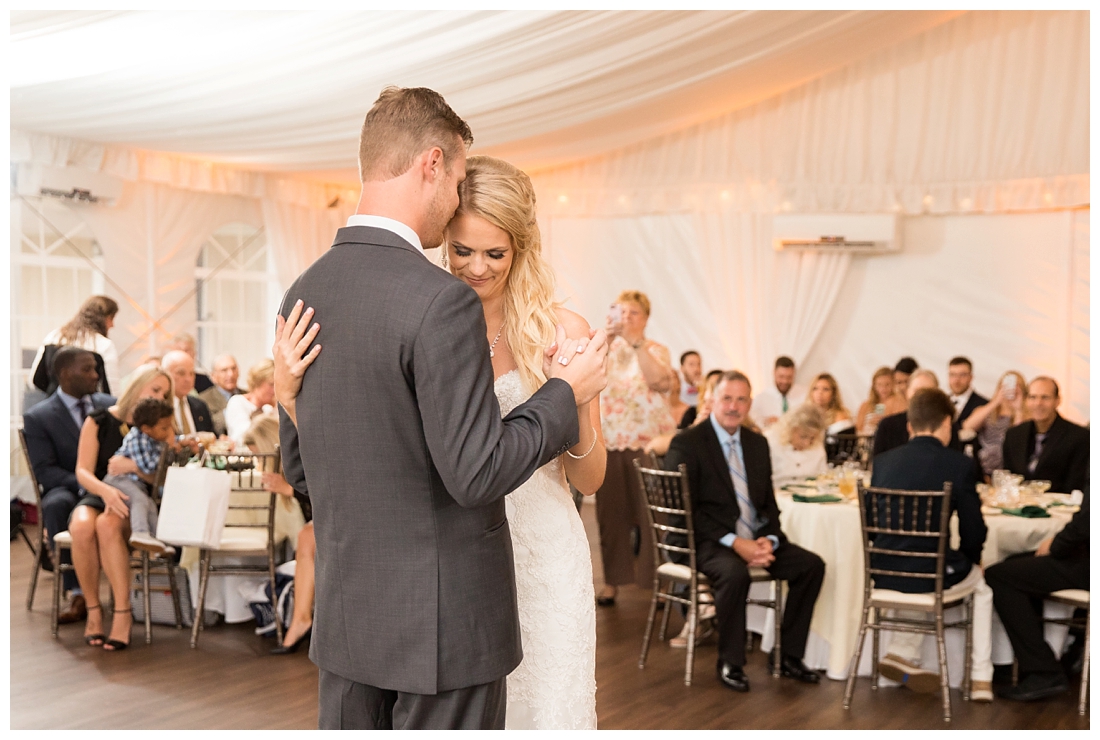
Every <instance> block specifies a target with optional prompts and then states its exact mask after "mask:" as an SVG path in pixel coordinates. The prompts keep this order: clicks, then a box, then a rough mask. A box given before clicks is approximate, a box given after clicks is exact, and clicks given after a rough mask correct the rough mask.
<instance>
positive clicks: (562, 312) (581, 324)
mask: <svg viewBox="0 0 1100 740" xmlns="http://www.w3.org/2000/svg"><path fill="white" fill-rule="evenodd" d="M554 316H555V317H556V318H557V322H558V323H559V324H561V325H562V326H564V327H565V335H566V336H567V337H571V338H573V339H577V338H579V337H585V338H587V337H588V333H589V331H590V327H589V326H588V322H587V321H585V318H584V317H583V316H581V315H580V314H579V313H577V312H576V311H570V310H569V309H568V308H565V307H564V306H556V307H555V308H554Z"/></svg>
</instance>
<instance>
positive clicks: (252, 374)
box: [225, 359, 275, 442]
mask: <svg viewBox="0 0 1100 740" xmlns="http://www.w3.org/2000/svg"><path fill="white" fill-rule="evenodd" d="M274 403H275V361H274V360H270V359H268V360H260V361H259V362H258V363H256V364H255V365H253V366H252V367H251V368H250V369H249V371H248V393H242V394H240V395H237V396H233V398H231V399H229V403H227V404H226V405H225V428H226V431H227V433H228V434H229V438H230V439H232V440H233V441H234V442H241V441H243V439H244V433H245V432H247V431H248V427H250V426H251V425H252V417H254V416H256V415H257V414H260V413H263V412H264V411H270V410H271V409H272V404H274Z"/></svg>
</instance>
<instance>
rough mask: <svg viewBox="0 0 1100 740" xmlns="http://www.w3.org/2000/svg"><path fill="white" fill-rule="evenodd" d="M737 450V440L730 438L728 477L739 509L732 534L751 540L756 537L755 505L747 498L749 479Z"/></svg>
mask: <svg viewBox="0 0 1100 740" xmlns="http://www.w3.org/2000/svg"><path fill="white" fill-rule="evenodd" d="M737 452H738V442H737V440H736V439H735V440H731V441H730V454H729V459H728V462H729V468H730V478H731V479H732V480H733V490H734V492H735V493H736V494H737V507H738V509H739V510H740V513H739V516H738V517H737V524H736V527H735V528H736V531H735V532H734V534H736V535H737V536H738V537H744V538H745V539H747V540H752V539H756V526H755V525H756V507H754V506H753V505H752V501H751V500H750V499H749V479H748V478H747V477H746V476H745V465H744V463H742V462H741V456H740V455H738V454H737Z"/></svg>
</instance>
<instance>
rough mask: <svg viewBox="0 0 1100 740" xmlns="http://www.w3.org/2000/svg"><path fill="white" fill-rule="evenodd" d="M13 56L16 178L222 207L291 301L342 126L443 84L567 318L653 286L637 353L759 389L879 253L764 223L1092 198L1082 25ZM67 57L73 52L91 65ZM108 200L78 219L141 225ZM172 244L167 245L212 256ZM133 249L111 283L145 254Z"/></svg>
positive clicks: (544, 16)
mask: <svg viewBox="0 0 1100 740" xmlns="http://www.w3.org/2000/svg"><path fill="white" fill-rule="evenodd" d="M364 39H370V43H369V44H368V43H364ZM9 48H10V56H11V59H12V60H13V61H14V62H15V63H14V64H13V65H12V72H11V126H12V132H11V156H12V161H13V162H14V163H16V164H18V165H19V167H20V169H22V168H33V167H35V166H38V165H50V166H54V167H71V168H75V169H87V170H93V171H97V172H100V173H103V174H107V175H111V176H114V177H117V178H120V179H122V180H124V181H126V182H127V183H129V185H128V186H127V191H125V193H128V192H129V190H130V189H131V187H135V186H141V187H142V188H145V187H152V188H156V189H162V190H157V192H162V191H163V192H167V191H170V190H172V191H175V192H177V193H181V194H186V193H190V194H191V195H192V196H194V197H199V196H200V195H203V197H209V198H226V199H228V200H231V201H233V203H234V205H233V206H232V207H230V208H227V210H226V211H225V212H224V213H223V214H222V215H221V216H219V217H222V218H233V219H236V220H240V219H241V216H240V214H241V213H243V212H246V211H247V212H248V213H250V214H252V215H250V216H248V217H247V218H244V219H243V220H246V221H249V222H251V221H250V219H251V218H256V219H258V222H259V223H262V224H263V225H264V226H265V229H266V233H267V236H268V239H269V240H270V242H271V243H272V244H273V245H274V246H275V251H276V260H277V264H278V268H279V273H280V278H281V279H282V280H283V281H284V285H285V284H286V282H287V281H288V280H289V279H290V278H292V277H293V276H294V275H295V274H297V272H299V271H300V270H302V269H304V267H305V266H307V265H308V264H309V263H310V262H311V261H312V260H313V259H315V257H316V256H317V255H318V254H320V253H321V251H322V250H323V249H324V248H325V247H326V246H327V245H328V244H329V243H331V237H332V231H333V230H334V228H335V226H338V225H340V224H341V223H342V222H343V220H344V219H345V218H346V215H347V212H348V211H349V210H350V209H351V208H352V207H353V206H354V203H355V200H356V199H357V197H358V192H357V190H356V188H355V185H354V183H355V181H356V175H355V170H354V167H355V153H356V140H357V136H358V129H359V126H360V125H361V122H362V116H363V113H364V111H365V110H366V108H367V107H368V106H369V104H370V102H371V101H372V100H373V99H374V98H375V96H376V95H377V92H378V90H379V89H380V88H381V87H382V86H383V85H385V84H400V85H426V86H429V87H432V88H434V89H437V90H439V91H441V92H442V93H443V94H444V95H445V96H446V97H447V99H448V101H449V102H450V103H451V104H452V105H453V106H454V108H455V109H456V110H457V111H458V112H459V113H460V114H461V115H463V116H464V117H465V118H466V119H467V120H468V121H469V122H470V124H471V126H472V128H473V130H474V134H475V148H474V151H475V152H480V153H490V154H496V155H498V156H505V157H507V158H508V159H510V160H511V161H513V162H515V163H516V164H518V165H520V166H522V167H524V168H526V169H527V170H528V171H529V172H530V173H531V174H532V179H533V181H534V183H535V187H536V189H537V191H538V195H539V207H540V222H541V223H542V224H543V225H544V232H545V234H544V242H545V244H546V249H547V252H548V254H549V256H550V258H551V261H552V262H553V264H554V266H555V268H556V269H557V272H558V276H559V285H560V288H561V293H562V295H563V297H566V298H569V299H570V301H571V302H572V303H573V304H574V305H575V306H577V307H578V308H580V309H582V313H584V315H585V316H586V317H587V318H588V319H589V320H590V321H591V322H593V323H599V322H600V321H601V320H602V316H603V314H604V313H606V310H607V306H606V303H607V302H608V301H609V300H610V299H611V298H613V297H614V295H615V294H616V293H617V292H618V290H619V289H621V288H626V287H643V288H644V289H646V290H647V291H648V292H650V294H651V297H652V298H654V317H653V320H652V322H651V327H652V328H653V334H654V336H658V337H660V338H661V339H663V340H664V341H666V342H667V343H668V344H670V346H671V347H672V349H673V350H677V349H683V348H687V347H688V346H693V347H697V348H700V349H703V350H704V354H705V356H706V357H707V358H708V363H709V362H711V361H713V362H714V363H727V364H736V365H737V366H739V367H741V368H742V369H744V370H746V371H748V372H749V374H750V376H752V377H753V378H754V380H757V381H758V382H759V381H760V380H761V379H763V378H766V377H767V376H768V375H770V372H769V369H770V368H769V365H770V361H771V358H772V357H774V355H775V354H778V353H787V354H791V355H792V356H793V357H795V358H796V360H799V361H802V360H804V359H805V358H807V357H809V358H815V359H817V358H821V357H822V352H821V348H820V347H818V346H817V342H818V341H819V339H820V337H821V336H822V332H823V331H826V330H827V329H829V328H830V321H831V320H832V319H833V318H834V308H835V307H836V306H838V305H840V304H841V303H844V302H845V301H849V302H850V299H851V296H849V295H847V294H846V291H850V290H851V289H852V285H853V283H852V280H851V277H852V274H853V272H857V273H858V274H860V275H862V274H863V273H862V269H863V265H864V264H874V263H876V262H877V261H878V258H857V259H854V260H853V259H852V258H851V257H848V256H838V255H830V256H825V255H814V254H808V253H806V254H794V253H790V252H782V253H776V252H775V251H774V250H773V249H772V247H771V221H772V216H773V215H774V214H776V213H780V212H792V213H813V212H840V213H896V214H898V215H899V217H902V218H901V220H902V222H905V221H906V219H914V220H920V219H921V218H925V217H927V215H929V214H934V215H937V216H953V215H957V214H1006V213H1020V212H1029V211H1036V212H1037V211H1044V210H1055V209H1072V208H1080V207H1087V206H1088V203H1089V92H1090V90H1089V61H1088V60H1089V15H1088V13H1087V12H1082V11H1048V12H1015V11H1005V12H995V11H974V12H966V13H958V12H940V11H928V12H925V11H922V12H878V11H858V12H857V11H851V12H847V11H846V12H833V11H781V12H775V11H731V12H663V13H650V12H594V13H593V12H572V11H567V12H557V11H555V12H520V13H517V12H511V13H508V12H504V13H501V12H489V11H447V12H433V13H422V12H412V11H392V12H385V13H359V14H351V15H349V14H341V13H319V12H311V13H284V12H279V13H262V14H257V13H247V12H239V13H236V12H235V13H222V14H218V16H217V22H211V20H210V17H209V16H208V15H204V14H189V13H185V12H169V13H140V12H139V13H134V12H82V11H73V12H68V11H66V12H16V13H14V14H13V15H12V22H11V37H10V44H9ZM72 49H75V50H77V51H82V50H83V51H87V52H88V53H83V54H82V55H81V57H80V63H79V64H73V63H72V59H71V57H66V55H65V54H64V53H63V52H64V51H65V50H72ZM93 52H94V53H93ZM135 60H136V61H135ZM125 193H124V198H123V199H121V200H120V204H119V205H118V206H115V208H114V209H111V208H109V207H102V206H100V207H97V208H94V209H90V210H96V211H97V212H98V213H99V214H100V215H99V216H98V217H97V218H98V220H99V221H102V222H107V221H109V220H111V218H124V217H129V216H130V215H131V214H132V213H133V212H132V211H130V210H127V208H134V207H135V206H134V205H133V203H132V202H131V203H130V205H129V206H126V205H125V204H126V202H128V201H127V200H126V199H127V198H128V197H129V196H128V195H126V194H125ZM204 194H206V195H204ZM180 197H183V196H182V195H181V196H180ZM146 203H154V204H159V203H160V201H159V200H157V199H154V200H153V201H146ZM165 203H166V204H168V203H169V201H165ZM204 207H205V206H204ZM230 211H231V212H232V213H230ZM182 212H183V211H180V209H179V208H178V207H177V206H176V205H172V206H171V207H169V206H168V205H166V206H165V210H164V211H163V212H158V213H156V214H154V215H153V216H152V217H151V218H152V220H153V221H157V220H158V219H160V218H162V217H163V218H165V219H168V220H169V221H170V222H172V223H175V222H174V221H173V219H175V218H177V217H178V214H179V213H182ZM112 213H114V214H115V215H114V216H111V215H110V214H112ZM139 215H140V217H142V218H146V217H148V214H147V213H145V212H142V213H141V214H139ZM1036 223H1038V222H1036ZM1073 223H1074V224H1077V226H1075V230H1074V231H1073V236H1072V237H1071V236H1070V235H1069V232H1068V231H1067V234H1066V235H1065V238H1064V239H1062V236H1061V235H1060V236H1058V238H1059V239H1062V242H1064V244H1063V245H1062V246H1065V249H1066V250H1068V251H1066V255H1067V256H1066V260H1067V261H1068V262H1067V264H1072V265H1073V266H1074V268H1077V267H1079V266H1080V265H1081V264H1087V256H1088V225H1087V217H1086V218H1085V219H1084V225H1083V226H1081V225H1080V219H1076V220H1074V221H1073ZM216 226H217V224H213V223H210V222H209V221H207V220H204V221H203V222H202V223H201V225H200V224H196V226H195V229H196V231H201V232H203V233H204V234H206V233H209V231H210V230H212V229H213V228H216ZM104 228H105V227H104ZM127 228H133V227H132V226H130V227H127ZM143 228H145V233H146V234H148V233H157V234H167V233H170V232H172V230H173V228H174V227H173V226H172V225H171V224H169V225H166V226H161V225H159V224H152V227H151V228H149V227H143ZM123 231H125V229H123V228H121V227H119V230H118V233H122V232H123ZM932 231H934V230H932ZM910 232H912V234H915V235H917V236H919V237H921V238H924V236H927V234H928V233H930V231H929V230H928V229H922V228H913V229H909V230H908V231H907V232H906V233H910ZM988 233H990V234H992V233H993V231H989V232H988ZM979 236H980V235H979ZM128 238H129V237H128ZM135 238H136V237H135ZM131 241H132V243H134V244H136V243H138V242H137V241H134V240H131ZM185 242H186V243H185V244H184V242H181V241H178V240H177V241H175V242H173V241H171V240H170V241H169V242H168V243H169V244H170V245H171V246H170V250H177V249H180V248H186V249H197V245H198V244H199V243H201V238H197V240H196V239H189V240H185ZM1062 242H1059V244H1062ZM1082 244H1083V246H1082ZM181 245H183V246H181ZM909 246H913V245H909ZM905 247H906V245H904V244H903V253H902V255H901V257H902V258H904V259H909V258H910V255H909V254H908V253H906V249H905ZM110 248H113V247H111V245H109V244H106V243H105V249H110ZM1017 248H1018V249H1027V248H1028V247H1027V245H1026V244H1020V245H1018V246H1017ZM127 249H130V248H127ZM158 249H159V246H158ZM1058 249H1061V246H1059V247H1058ZM1055 251H1057V250H1055ZM125 254H126V255H128V257H124V258H122V259H121V260H116V261H114V262H112V264H122V263H124V262H125V259H127V258H131V259H136V258H137V257H136V255H137V254H138V253H137V252H134V251H132V250H131V251H128V252H126V253H125ZM1058 254H1059V255H1060V254H1061V252H1058ZM1082 255H1083V256H1082ZM1071 256H1072V258H1071ZM912 258H914V259H919V256H918V255H916V254H914V255H912ZM108 259H109V261H110V260H111V259H112V258H111V257H110V256H109V257H108ZM1059 259H1061V257H1059ZM188 260H190V263H188ZM887 262H888V261H887V260H885V259H884V260H882V264H883V265H886V264H887ZM193 264H194V254H193V253H192V254H190V255H188V257H187V259H183V258H182V257H181V258H180V259H168V260H166V261H164V262H163V265H161V266H158V268H157V270H158V271H157V273H156V274H157V279H158V280H163V281H164V282H165V284H166V285H167V284H173V283H174V282H175V281H179V280H184V279H185V278H186V279H188V280H190V279H191V275H192V273H191V272H190V270H191V269H192V268H193ZM173 265H175V266H176V267H177V268H178V270H179V272H177V273H171V269H175V268H171V266H173ZM857 266H858V267H859V270H856V269H855V268H856V267H857ZM134 268H135V269H137V265H134ZM170 268H171V269H170ZM185 269H186V273H185ZM1049 275H1051V276H1054V278H1052V279H1055V278H1056V279H1057V280H1061V279H1062V278H1063V277H1065V276H1067V275H1072V276H1073V280H1074V281H1075V282H1074V283H1073V284H1072V285H1070V284H1068V283H1067V284H1065V285H1063V284H1061V283H1058V284H1054V285H1052V286H1049V289H1050V290H1054V291H1061V290H1062V289H1063V288H1065V290H1066V291H1069V292H1067V293H1066V294H1067V295H1072V296H1073V301H1074V304H1073V311H1071V312H1070V313H1071V314H1072V317H1069V316H1066V317H1063V318H1066V321H1067V325H1068V326H1070V329H1068V330H1064V331H1063V335H1065V336H1069V337H1070V339H1072V341H1069V340H1067V342H1061V340H1059V342H1061V343H1060V344H1058V346H1057V347H1055V346H1054V345H1053V344H1051V345H1049V346H1048V348H1047V349H1048V350H1049V351H1050V352H1052V353H1056V352H1059V353H1062V355H1064V356H1065V358H1064V359H1065V362H1064V363H1063V362H1062V359H1059V360H1058V361H1057V362H1056V363H1055V364H1054V365H1050V367H1052V368H1054V370H1052V372H1053V371H1056V370H1057V369H1058V368H1059V367H1062V365H1064V366H1065V367H1066V368H1067V370H1066V372H1067V374H1066V375H1065V377H1067V378H1070V382H1069V383H1067V385H1068V386H1070V387H1071V388H1073V389H1075V390H1072V391H1071V392H1073V393H1075V394H1077V395H1076V398H1077V399H1080V398H1082V397H1084V398H1086V399H1087V368H1088V362H1089V356H1088V351H1089V350H1088V316H1087V312H1088V275H1087V271H1086V272H1085V273H1084V274H1082V273H1081V272H1080V271H1079V270H1078V269H1074V270H1072V271H1068V272H1067V271H1065V270H1061V269H1057V270H1055V269H1053V268H1052V271H1050V272H1049ZM1017 277H1020V276H1017ZM1067 279H1068V278H1067ZM1082 283H1083V284H1082ZM960 300H961V301H962V303H960V305H959V306H958V307H956V308H957V310H958V311H959V312H966V311H968V310H970V308H969V305H968V304H966V301H967V300H970V299H969V298H967V297H966V296H962V297H960ZM1078 304H1080V305H1078ZM844 305H845V306H846V308H845V309H844V310H846V311H847V310H848V308H847V307H848V303H844ZM184 310H186V309H184ZM1059 316H1061V314H1059ZM1082 316H1083V319H1081V317H1082ZM1055 318H1057V317H1053V315H1052V317H1051V321H1054V320H1055ZM1070 318H1072V319H1073V320H1072V322H1070ZM1040 323H1042V322H1040ZM1042 326H1043V327H1049V326H1053V324H1051V323H1050V322H1046V323H1042ZM1046 331H1047V330H1046V328H1044V329H1043V331H1041V332H1037V335H1038V336H1039V337H1040V339H1041V337H1042V335H1043V333H1044V332H1046ZM1066 331H1068V334H1066ZM837 336H838V339H839V338H842V337H840V336H839V335H837ZM1033 339H1035V338H1034V337H1029V341H1031V340H1033ZM1035 341H1039V340H1035ZM1039 349H1040V346H1039V345H1036V346H1035V347H1033V348H1032V349H1029V350H1028V351H1029V352H1033V351H1039ZM826 354H827V353H826ZM1060 357H1061V355H1060ZM833 359H834V360H835V358H833ZM895 359H896V357H890V358H885V357H884V358H882V362H886V361H890V362H893V360H895ZM1001 359H1006V361H1009V360H1011V356H1007V358H1005V357H1002V356H1001V355H998V356H997V360H998V361H1000V360H1001ZM1059 363H1061V364H1059ZM1020 365H1021V367H1024V366H1026V367H1047V365H1043V364H1042V363H1032V364H1028V363H1026V362H1021V363H1020ZM825 367H829V362H827V361H826V362H825ZM1071 367H1072V368H1075V369H1073V371H1072V372H1069V368H1071ZM854 372H855V370H854V369H853V370H851V373H853V375H851V377H855V376H854ZM983 372H986V371H985V370H983ZM990 372H992V371H990ZM1081 379H1084V380H1081ZM843 384H844V383H842V385H843ZM851 384H852V385H855V381H851ZM862 384H863V383H862V381H860V386H862ZM862 390H863V389H862V387H860V391H861V392H862ZM1079 405H1080V404H1079V403H1078V406H1079ZM1084 407H1085V409H1086V411H1085V413H1086V414H1087V401H1086V403H1085V405H1084Z"/></svg>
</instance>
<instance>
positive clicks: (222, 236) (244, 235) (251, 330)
mask: <svg viewBox="0 0 1100 740" xmlns="http://www.w3.org/2000/svg"><path fill="white" fill-rule="evenodd" d="M195 279H196V281H197V283H198V293H197V296H196V304H197V306H198V337H197V343H198V361H199V365H200V366H201V367H202V368H203V369H205V370H207V371H209V370H210V368H211V365H212V364H213V362H214V358H215V357H217V356H218V355H221V354H225V353H228V354H231V355H233V356H234V357H236V358H237V364H238V365H239V366H240V368H241V379H240V384H241V386H242V387H243V386H244V385H245V382H246V378H247V373H248V368H249V367H251V366H252V365H254V364H255V363H256V362H258V361H260V360H262V359H263V358H265V357H271V344H272V343H273V342H274V340H275V313H276V311H277V310H278V307H279V301H280V300H281V299H282V290H281V289H280V288H279V280H278V277H277V274H276V270H275V263H274V259H273V258H272V255H271V254H270V250H269V249H268V248H267V240H266V239H265V238H264V234H263V230H262V229H257V228H256V227H254V226H250V225H248V224H242V223H232V224H226V225H225V226H222V227H221V228H219V229H218V230H217V231H215V232H214V233H213V234H212V235H211V236H210V238H209V239H207V240H206V242H205V243H204V244H203V246H202V249H201V250H200V251H199V258H198V262H197V263H196V267H195Z"/></svg>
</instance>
